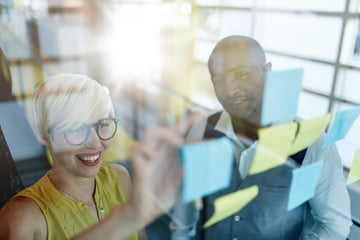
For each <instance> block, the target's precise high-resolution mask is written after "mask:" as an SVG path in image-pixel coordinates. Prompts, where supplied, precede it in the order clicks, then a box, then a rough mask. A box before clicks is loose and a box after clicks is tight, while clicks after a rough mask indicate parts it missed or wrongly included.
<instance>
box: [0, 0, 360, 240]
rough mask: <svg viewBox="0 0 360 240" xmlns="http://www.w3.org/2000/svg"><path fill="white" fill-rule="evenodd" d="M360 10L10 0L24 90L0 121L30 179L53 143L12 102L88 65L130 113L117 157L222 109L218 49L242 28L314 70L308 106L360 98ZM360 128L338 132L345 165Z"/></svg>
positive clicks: (8, 20) (316, 5) (262, 3)
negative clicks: (181, 121)
mask: <svg viewBox="0 0 360 240" xmlns="http://www.w3.org/2000/svg"><path fill="white" fill-rule="evenodd" d="M359 18H360V1H359V0H292V1H287V0H241V1H239V0H0V47H1V49H2V51H3V52H4V54H5V57H6V61H7V63H8V66H9V70H10V73H11V79H10V84H11V95H12V96H13V98H14V102H13V103H11V104H10V105H4V104H3V103H2V105H3V107H2V109H1V110H0V111H1V112H0V120H1V122H0V124H1V127H2V129H3V131H4V133H5V137H6V139H7V140H8V144H9V147H10V150H11V153H12V155H13V158H14V160H15V163H16V166H17V168H18V171H19V172H20V175H21V177H22V180H23V181H24V184H25V185H27V186H28V185H30V184H32V183H33V182H34V181H36V180H37V179H38V178H39V176H41V175H42V174H44V173H45V172H46V170H47V164H48V163H47V159H46V152H45V149H44V148H43V147H42V146H40V145H39V144H38V143H37V142H36V140H35V139H34V138H33V136H32V135H31V132H29V131H30V130H29V129H26V128H27V126H26V119H22V116H23V115H22V114H20V113H17V112H15V110H14V108H13V107H12V106H13V105H12V104H16V105H18V106H20V108H21V109H22V110H23V111H24V112H26V111H27V109H28V103H29V99H30V97H31V95H32V92H33V90H34V89H35V87H36V86H37V84H39V83H40V82H42V81H44V80H45V79H46V78H47V77H48V76H50V75H54V74H57V73H60V72H71V73H81V74H86V75H88V76H90V77H92V78H93V79H96V80H98V81H100V82H101V83H103V84H105V85H106V86H108V88H109V89H110V92H111V95H112V97H113V100H114V103H115V108H116V112H117V115H118V117H119V118H120V125H121V126H122V128H121V131H120V132H119V133H118V134H117V136H116V139H115V140H114V142H115V144H114V146H115V147H113V148H112V149H111V151H109V153H108V156H107V158H108V159H109V161H122V160H126V159H128V157H129V153H128V148H129V146H130V145H131V144H132V143H133V142H134V141H136V140H137V139H139V138H141V132H142V129H143V128H144V127H147V126H157V125H169V124H172V123H173V122H174V121H175V120H176V119H177V118H178V117H179V116H181V115H182V114H183V113H184V112H185V111H186V110H187V109H189V108H191V109H195V110H199V111H203V112H204V113H210V112H214V111H216V110H219V109H221V106H220V104H219V103H218V102H217V100H216V97H215V95H214V92H213V88H212V84H211V80H210V75H209V73H208V70H207V59H208V57H209V55H210V52H211V50H212V49H213V47H214V46H215V43H216V42H217V41H218V40H220V39H221V38H223V37H225V36H228V35H234V34H238V35H247V36H251V37H254V38H255V39H256V40H258V41H259V42H260V44H261V45H262V46H263V47H264V49H265V51H266V55H267V60H268V61H270V62H271V63H272V67H273V71H278V70H285V69H293V68H302V69H303V70H304V77H303V82H302V91H301V94H300V99H299V106H298V115H299V116H300V117H302V118H304V119H308V118H312V117H316V116H321V115H324V114H326V113H328V112H332V113H335V112H337V111H342V110H346V109H350V108H352V107H356V106H359V104H360V94H359V89H360V31H359V30H360V25H359ZM1 64H3V62H2V63H1ZM8 80H9V79H8ZM1 91H4V90H1V89H0V92H1ZM284 91H286V89H284ZM2 94H4V93H2ZM7 111H8V112H7ZM24 116H25V115H24ZM24 135H25V137H22V136H24ZM20 136H21V137H20ZM19 138H21V139H20V140H19ZM359 139H360V121H356V122H355V124H354V125H353V126H352V128H351V129H350V132H349V134H348V135H347V136H346V138H345V139H343V140H342V141H340V142H338V143H337V146H338V149H339V152H340V154H341V157H342V160H343V164H344V175H345V176H346V175H347V173H348V171H349V168H350V167H351V164H352V161H353V156H354V152H355V151H356V150H358V149H359V148H360V140H359ZM348 189H349V192H350V196H351V200H352V215H353V220H354V222H355V224H354V227H353V229H352V232H351V234H350V236H349V239H359V238H360V230H358V226H360V225H359V223H360V207H358V206H356V203H357V202H359V201H360V186H359V184H358V183H354V184H351V185H349V186H348ZM359 229H360V228H359Z"/></svg>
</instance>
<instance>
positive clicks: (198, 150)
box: [179, 137, 234, 202]
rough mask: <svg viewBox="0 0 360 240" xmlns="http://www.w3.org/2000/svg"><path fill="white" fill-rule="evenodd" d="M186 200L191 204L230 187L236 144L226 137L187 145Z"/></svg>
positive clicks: (184, 150) (184, 156) (183, 156)
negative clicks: (234, 145)
mask: <svg viewBox="0 0 360 240" xmlns="http://www.w3.org/2000/svg"><path fill="white" fill-rule="evenodd" d="M179 151H180V156H181V159H182V164H183V170H184V177H183V185H182V188H183V189H182V190H183V194H182V196H183V201H184V202H190V201H193V200H195V199H197V198H200V197H203V196H206V195H209V194H211V193H213V192H215V191H218V190H220V189H222V188H225V187H228V186H229V184H230V180H231V172H232V165H233V161H234V149H233V143H232V142H231V140H229V139H228V138H226V137H222V138H218V139H214V140H207V141H204V142H201V143H194V144H188V145H184V146H183V147H181V148H180V149H179Z"/></svg>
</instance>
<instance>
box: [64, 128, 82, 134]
mask: <svg viewBox="0 0 360 240" xmlns="http://www.w3.org/2000/svg"><path fill="white" fill-rule="evenodd" d="M84 130H85V129H84V127H79V128H76V129H73V130H69V131H67V133H68V134H72V135H77V134H81V133H83V132H84Z"/></svg>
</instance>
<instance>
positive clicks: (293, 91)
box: [261, 69, 304, 126]
mask: <svg viewBox="0 0 360 240" xmlns="http://www.w3.org/2000/svg"><path fill="white" fill-rule="evenodd" d="M303 72H304V71H303V70H302V69H292V70H286V71H279V72H268V73H267V74H266V80H265V84H264V95H263V105H262V110H261V125H262V126H265V125H269V124H275V123H279V122H286V121H291V120H293V119H294V117H295V115H296V112H297V108H298V102H299V96H300V91H301V84H302V79H303Z"/></svg>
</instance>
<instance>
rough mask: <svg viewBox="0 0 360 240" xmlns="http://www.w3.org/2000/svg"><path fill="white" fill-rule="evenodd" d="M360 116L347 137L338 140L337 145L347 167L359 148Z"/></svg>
mask: <svg viewBox="0 0 360 240" xmlns="http://www.w3.org/2000/svg"><path fill="white" fill-rule="evenodd" d="M359 136H360V117H358V118H357V119H356V120H355V122H354V123H353V125H352V126H351V128H350V129H349V131H348V133H347V134H346V136H345V138H344V139H342V140H340V141H338V142H337V143H336V146H337V148H338V150H339V154H340V157H341V160H342V162H343V164H344V166H345V167H347V168H350V167H351V164H352V162H353V160H354V153H355V151H356V150H358V149H359Z"/></svg>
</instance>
